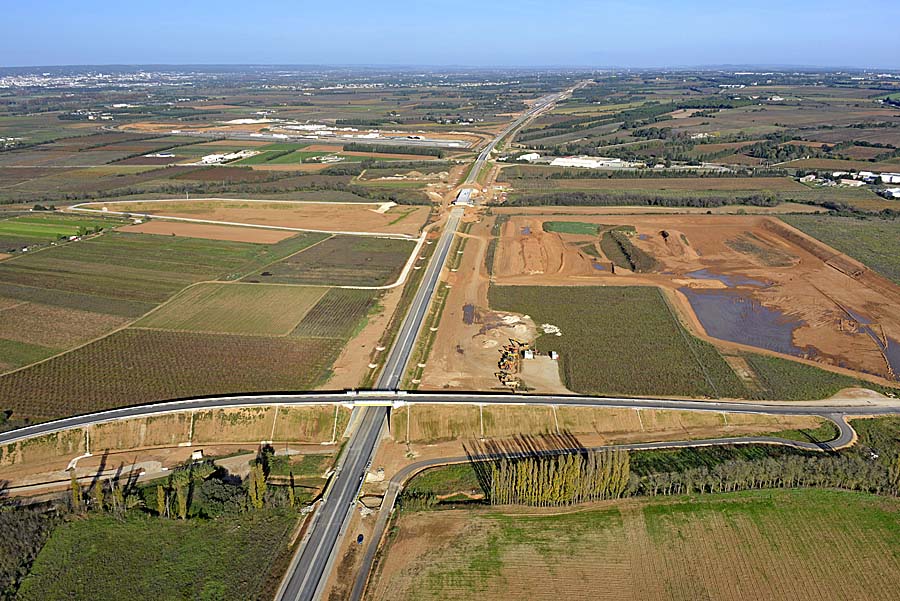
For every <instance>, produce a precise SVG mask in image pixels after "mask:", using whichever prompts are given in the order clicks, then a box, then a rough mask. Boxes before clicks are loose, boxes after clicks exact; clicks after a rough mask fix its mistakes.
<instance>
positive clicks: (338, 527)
mask: <svg viewBox="0 0 900 601" xmlns="http://www.w3.org/2000/svg"><path fill="white" fill-rule="evenodd" d="M566 93H567V92H561V93H557V94H550V95H548V96H544V97H542V98H540V99H538V101H537V102H536V103H535V104H534V105H533V106H532V107H531V108H530V109H528V111H526V112H525V113H524V114H522V116H520V117H519V118H517V119H516V120H515V121H513V122H512V123H510V124H509V125H508V126H507V127H506V128H504V130H503V131H502V132H501V133H500V135H498V136H497V137H496V138H494V139H493V140H491V142H490V143H489V144H488V145H487V146H485V148H484V149H483V150H482V151H481V153H479V155H478V159H477V160H476V161H475V165H474V166H473V168H472V170H471V171H470V172H469V176H468V178H466V182H465V183H466V184H471V183H472V182H474V181H475V178H477V177H478V172H479V171H480V170H481V167H482V165H484V162H485V161H486V160H487V159H488V157H489V156H490V154H491V151H492V150H493V149H494V147H495V146H496V145H497V143H498V142H500V140H501V139H503V137H504V136H506V135H508V134H509V133H510V132H513V131H515V129H516V128H517V127H519V126H521V125H522V123H525V121H527V120H528V119H530V118H531V117H533V116H534V115H536V114H538V113H539V112H540V111H542V110H544V109H545V108H547V107H548V106H551V105H552V103H553V102H556V101H557V100H559V98H561V97H563V96H564V95H565V94H566ZM464 194H465V197H466V201H468V195H469V194H471V191H468V192H464ZM466 204H468V202H466ZM463 214H464V209H463V208H461V207H456V208H454V209H452V210H451V211H450V215H449V217H448V219H447V223H446V224H445V225H444V231H443V233H442V234H441V237H440V239H439V240H438V243H437V244H438V245H437V248H436V249H435V252H434V255H433V257H432V259H431V261H430V262H429V264H428V268H427V269H426V271H425V276H424V278H423V279H422V282H421V284H420V285H419V289H418V290H417V291H416V295H415V297H414V298H413V302H412V305H411V306H410V308H409V311H408V312H407V314H406V317H405V318H404V320H403V322H402V324H401V326H400V331H399V333H398V334H397V339H396V340H395V341H394V344H393V346H392V347H391V350H390V352H389V354H388V358H387V360H386V361H385V365H384V369H383V371H382V373H381V377H380V378H379V380H378V383H377V384H376V389H378V390H396V389H398V388H399V387H400V382H401V380H402V379H403V374H404V372H405V371H406V366H407V364H408V363H409V357H410V355H411V354H412V351H413V348H414V346H415V342H416V339H417V338H418V335H419V331H420V330H421V329H422V323H423V322H424V321H425V315H426V314H427V312H428V308H429V307H430V305H431V299H432V297H433V296H434V291H435V289H436V288H437V284H438V280H439V279H440V275H441V271H442V270H443V269H444V264H445V262H446V260H447V254H448V253H449V252H450V246H451V243H452V242H453V237H454V236H455V235H456V230H457V229H458V228H459V221H460V219H461V218H462V216H463ZM356 411H358V412H361V415H360V416H357V421H356V423H357V430H356V431H355V432H354V433H353V434H352V435H351V437H350V440H349V441H348V442H347V448H346V452H345V453H343V454H342V456H341V458H340V459H339V461H338V465H337V467H336V469H335V474H334V477H333V481H332V484H331V485H330V486H329V487H328V491H327V494H326V496H325V498H324V499H323V500H322V504H321V506H320V507H319V509H318V511H317V512H316V515H315V517H314V519H313V522H312V524H311V525H310V528H309V530H308V533H307V537H306V538H305V540H304V541H303V542H302V543H301V546H300V550H299V552H298V553H297V554H296V555H295V556H294V559H293V561H292V562H291V566H290V567H289V569H288V572H287V575H286V576H285V579H284V580H283V581H282V586H281V589H280V590H279V594H278V595H277V599H279V600H289V601H299V600H313V599H317V598H318V597H319V596H320V594H321V591H322V589H323V587H324V585H325V583H326V582H327V580H328V574H329V573H330V572H331V564H332V563H333V561H334V559H335V554H336V553H337V551H338V549H339V548H340V545H341V540H342V539H343V536H344V529H345V528H346V525H347V524H348V523H349V522H350V517H351V512H352V511H353V508H354V506H355V504H356V499H357V497H358V495H359V490H360V488H361V486H362V483H363V480H364V479H365V476H366V472H367V471H368V469H369V465H370V463H371V461H372V457H373V456H374V455H375V450H376V448H377V447H378V442H379V440H380V438H381V432H382V430H383V429H384V424H385V421H386V420H387V415H388V409H387V407H369V408H362V409H357V410H356Z"/></svg>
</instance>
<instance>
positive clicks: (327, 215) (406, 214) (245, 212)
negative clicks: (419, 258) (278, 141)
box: [79, 199, 429, 236]
mask: <svg viewBox="0 0 900 601" xmlns="http://www.w3.org/2000/svg"><path fill="white" fill-rule="evenodd" d="M383 205H384V203H377V204H375V203H342V202H334V203H331V202H301V201H248V200H220V199H199V200H192V201H188V200H173V201H169V200H166V201H127V202H97V203H86V204H84V205H79V207H80V208H83V209H86V210H94V211H102V210H104V209H106V210H108V211H109V212H120V213H122V212H125V213H139V214H149V215H156V216H158V217H175V218H180V219H194V220H202V221H214V222H223V223H222V224H219V225H224V223H229V224H247V225H258V226H266V227H286V228H296V229H306V230H319V231H331V232H357V233H384V234H394V235H398V234H401V235H408V236H416V235H418V233H419V230H420V229H421V228H422V225H423V224H424V223H425V219H426V218H427V216H428V213H429V209H428V207H414V206H399V205H398V206H393V207H391V208H390V209H389V210H387V211H383V210H379V209H380V208H381V207H382V206H383ZM200 225H217V224H200Z"/></svg>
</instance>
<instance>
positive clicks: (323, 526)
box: [277, 208, 463, 601]
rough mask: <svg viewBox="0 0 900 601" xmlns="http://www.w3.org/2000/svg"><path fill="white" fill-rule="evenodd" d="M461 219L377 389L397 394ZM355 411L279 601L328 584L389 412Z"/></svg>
mask: <svg viewBox="0 0 900 601" xmlns="http://www.w3.org/2000/svg"><path fill="white" fill-rule="evenodd" d="M462 215H463V209H461V208H456V209H453V210H452V211H451V212H450V217H449V219H448V220H447V224H446V225H445V226H444V231H443V233H442V234H441V237H440V239H439V240H438V243H437V248H436V249H435V251H434V256H433V257H432V260H431V262H429V264H428V267H427V269H426V270H425V276H424V277H423V279H422V282H421V284H420V286H419V289H418V290H417V291H416V295H415V297H413V301H412V304H411V305H410V308H409V312H408V313H407V314H406V318H405V319H404V320H403V323H402V325H401V326H400V331H399V332H398V334H397V339H396V340H395V341H394V344H393V346H392V347H391V351H390V353H389V354H388V357H387V360H386V361H385V364H384V369H383V370H382V372H381V377H380V378H379V379H378V383H377V385H376V388H377V389H378V390H396V389H397V388H399V387H400V380H401V379H402V378H403V374H404V372H405V371H406V365H407V363H408V362H409V356H410V354H412V350H413V348H414V345H415V342H416V338H417V337H418V334H419V330H420V329H421V327H422V322H423V321H424V320H425V315H426V314H427V312H428V307H429V305H430V304H431V297H432V296H433V294H434V291H435V288H436V287H437V284H438V281H439V279H440V275H441V270H442V269H443V267H444V262H445V261H446V260H447V254H448V253H449V252H450V246H451V243H452V242H453V236H454V234H455V233H456V229H457V228H458V227H459V220H460V218H461V217H462ZM356 411H358V412H360V413H361V414H360V415H358V416H356V419H357V430H356V432H354V434H353V435H352V436H351V438H350V440H349V441H348V442H347V448H346V452H345V453H344V454H343V455H342V457H341V461H340V463H339V465H338V467H337V469H336V471H335V474H334V477H333V481H332V484H331V485H330V486H329V487H328V493H327V495H326V497H325V498H324V499H323V500H322V504H321V506H320V507H319V509H318V511H316V515H315V517H314V518H313V522H312V524H311V525H310V528H309V531H308V535H307V537H306V539H305V540H304V541H303V543H302V544H301V547H300V550H299V552H298V553H297V554H296V555H295V556H294V560H293V561H292V562H291V566H290V568H289V571H288V574H287V576H286V577H285V579H284V581H283V582H282V588H281V591H280V593H279V595H278V597H277V598H278V599H284V600H291V601H293V600H295V599H297V600H299V599H316V598H317V597H318V595H319V592H320V591H321V589H322V587H323V586H324V585H325V583H326V581H327V576H328V574H329V573H330V571H331V570H330V567H331V564H332V563H333V561H334V559H335V554H336V553H337V551H338V549H339V548H340V544H341V540H342V539H343V537H344V529H345V528H346V524H348V523H349V522H350V516H351V512H352V511H353V509H354V506H355V505H356V499H357V497H358V495H359V490H360V487H361V486H362V483H363V479H364V478H365V476H366V472H367V471H368V469H369V464H370V463H371V461H372V457H373V456H374V454H375V449H376V448H377V447H378V442H379V440H380V438H381V432H382V430H383V428H384V424H385V421H386V420H387V415H388V408H387V407H378V406H373V407H361V408H358V409H356Z"/></svg>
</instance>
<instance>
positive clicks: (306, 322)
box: [291, 288, 378, 339]
mask: <svg viewBox="0 0 900 601" xmlns="http://www.w3.org/2000/svg"><path fill="white" fill-rule="evenodd" d="M377 298H378V296H377V295H376V293H374V292H373V291H371V290H353V289H346V288H330V289H329V290H328V292H326V293H325V295H324V296H323V297H322V298H321V299H320V300H319V302H318V303H316V305H315V306H314V307H313V308H312V309H310V310H309V311H308V312H307V313H306V315H305V316H304V317H303V319H302V320H301V321H300V323H298V324H297V327H296V328H294V331H293V332H291V334H292V335H293V336H309V337H314V338H343V339H347V338H350V337H351V336H352V335H353V334H354V333H355V332H356V331H357V330H359V329H360V328H361V327H362V325H363V324H364V321H363V320H364V319H365V317H366V316H367V315H368V314H369V312H370V311H372V310H373V309H375V308H376V307H377V304H376V303H377Z"/></svg>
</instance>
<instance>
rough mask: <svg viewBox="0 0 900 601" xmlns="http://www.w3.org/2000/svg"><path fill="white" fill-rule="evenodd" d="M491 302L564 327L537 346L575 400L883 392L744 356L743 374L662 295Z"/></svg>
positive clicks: (639, 291) (571, 291) (577, 292)
mask: <svg viewBox="0 0 900 601" xmlns="http://www.w3.org/2000/svg"><path fill="white" fill-rule="evenodd" d="M563 298H564V299H565V302H562V303H559V302H556V301H555V300H554V299H563ZM490 302H491V307H492V308H494V309H496V310H499V311H511V312H515V313H520V314H523V315H529V316H531V318H532V319H533V320H534V321H535V323H538V324H550V325H553V326H556V327H557V328H559V331H560V335H558V336H557V335H555V334H554V333H553V332H555V330H551V333H546V334H539V335H538V337H537V340H536V346H537V348H538V349H539V350H540V351H542V352H549V351H551V350H552V351H557V352H558V353H559V354H560V359H559V371H560V375H561V376H562V379H563V382H564V383H565V384H566V386H567V387H568V388H569V389H570V390H572V391H574V392H577V393H582V394H607V395H615V394H621V395H638V396H644V395H645V396H653V395H684V396H707V397H713V398H723V397H737V398H769V399H775V400H807V399H817V398H826V397H828V396H831V395H833V394H835V393H837V392H838V391H839V390H841V389H843V388H849V387H856V386H863V387H870V388H874V389H876V390H882V389H883V388H882V387H879V386H877V385H873V384H868V383H866V382H863V381H860V380H858V379H856V378H853V377H849V376H844V375H839V374H831V373H828V372H824V371H822V370H820V369H818V368H815V367H812V366H809V365H803V364H798V363H794V362H792V361H788V360H785V359H779V358H775V357H762V356H758V355H755V354H753V353H746V352H745V353H741V354H740V355H739V356H740V357H741V358H742V359H743V362H742V363H741V368H742V369H741V372H742V373H741V374H738V373H737V372H736V370H735V369H734V368H733V366H732V365H733V364H734V359H733V358H732V357H731V356H726V355H723V354H722V353H721V352H720V351H719V350H718V349H717V348H716V347H715V346H713V345H712V344H709V343H708V342H705V341H702V340H700V339H698V338H696V337H695V336H693V335H692V334H690V333H689V332H688V331H687V330H685V329H684V327H683V326H682V325H681V323H680V322H679V320H678V318H677V317H676V315H675V313H674V312H673V309H672V308H671V307H670V306H669V304H668V302H667V301H666V300H665V299H664V297H663V295H662V293H661V292H660V291H659V289H658V288H651V287H619V286H615V287H584V286H582V287H568V288H554V287H537V286H492V287H491V290H490ZM596 307H603V310H602V311H598V310H596V309H595V308H596ZM610 349H614V352H612V351H610ZM748 374H749V377H748ZM526 384H527V378H526Z"/></svg>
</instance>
